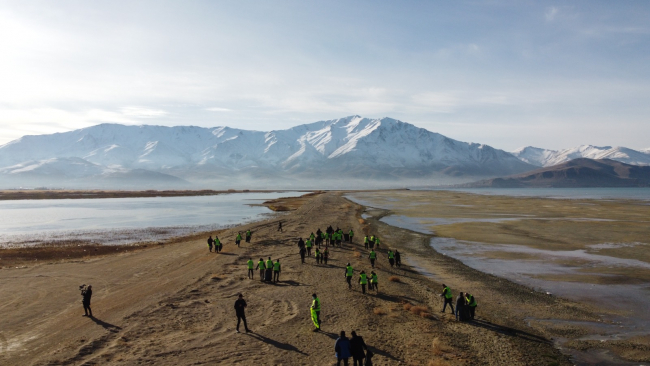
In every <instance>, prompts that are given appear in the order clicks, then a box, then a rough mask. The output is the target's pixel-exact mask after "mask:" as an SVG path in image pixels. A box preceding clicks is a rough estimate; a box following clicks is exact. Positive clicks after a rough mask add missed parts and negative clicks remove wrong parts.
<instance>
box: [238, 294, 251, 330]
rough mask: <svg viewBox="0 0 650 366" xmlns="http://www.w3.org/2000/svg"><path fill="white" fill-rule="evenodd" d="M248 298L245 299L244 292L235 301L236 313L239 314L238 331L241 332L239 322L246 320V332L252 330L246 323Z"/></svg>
mask: <svg viewBox="0 0 650 366" xmlns="http://www.w3.org/2000/svg"><path fill="white" fill-rule="evenodd" d="M246 306H248V305H246V300H244V296H243V295H242V294H239V299H237V301H235V313H236V314H237V333H239V324H240V323H241V321H242V320H243V321H244V328H245V329H246V333H248V332H250V330H249V329H248V324H246V313H245V312H244V310H245V309H246Z"/></svg>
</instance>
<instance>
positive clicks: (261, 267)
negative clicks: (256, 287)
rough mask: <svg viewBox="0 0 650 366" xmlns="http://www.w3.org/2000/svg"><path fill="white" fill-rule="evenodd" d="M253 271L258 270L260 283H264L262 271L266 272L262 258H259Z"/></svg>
mask: <svg viewBox="0 0 650 366" xmlns="http://www.w3.org/2000/svg"><path fill="white" fill-rule="evenodd" d="M255 269H259V270H260V281H264V271H265V270H266V266H265V265H264V258H260V261H259V262H257V267H255Z"/></svg>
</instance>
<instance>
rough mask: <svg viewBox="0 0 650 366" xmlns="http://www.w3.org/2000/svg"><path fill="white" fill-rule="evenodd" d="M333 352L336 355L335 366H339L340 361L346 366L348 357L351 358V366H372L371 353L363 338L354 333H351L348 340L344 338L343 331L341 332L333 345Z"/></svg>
mask: <svg viewBox="0 0 650 366" xmlns="http://www.w3.org/2000/svg"><path fill="white" fill-rule="evenodd" d="M334 352H335V353H336V360H337V362H336V365H337V366H340V365H341V361H343V365H345V366H348V361H349V359H350V357H352V365H353V366H357V365H359V366H364V365H366V366H372V356H373V353H372V351H370V350H369V349H368V346H367V345H366V342H364V341H363V337H361V336H358V335H357V332H355V331H352V338H348V337H346V336H345V331H344V330H342V331H341V334H340V337H339V338H338V339H337V340H336V343H334ZM364 361H365V363H364Z"/></svg>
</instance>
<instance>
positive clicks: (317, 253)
mask: <svg viewBox="0 0 650 366" xmlns="http://www.w3.org/2000/svg"><path fill="white" fill-rule="evenodd" d="M319 255H320V252H319V251H318V249H316V252H314V257H318V256H319Z"/></svg>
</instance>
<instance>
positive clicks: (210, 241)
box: [208, 235, 214, 253]
mask: <svg viewBox="0 0 650 366" xmlns="http://www.w3.org/2000/svg"><path fill="white" fill-rule="evenodd" d="M212 243H214V240H212V235H210V237H209V238H208V250H210V253H212Z"/></svg>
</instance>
